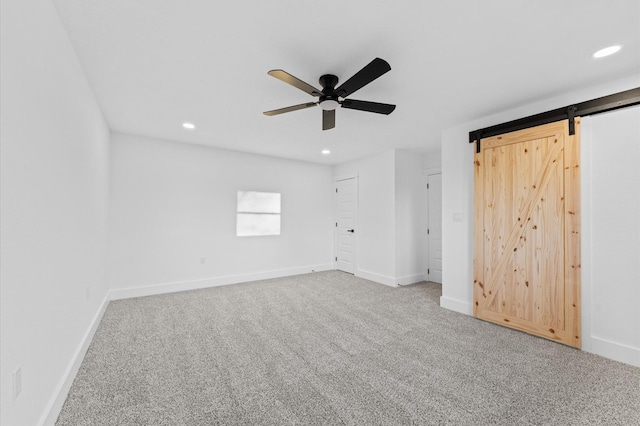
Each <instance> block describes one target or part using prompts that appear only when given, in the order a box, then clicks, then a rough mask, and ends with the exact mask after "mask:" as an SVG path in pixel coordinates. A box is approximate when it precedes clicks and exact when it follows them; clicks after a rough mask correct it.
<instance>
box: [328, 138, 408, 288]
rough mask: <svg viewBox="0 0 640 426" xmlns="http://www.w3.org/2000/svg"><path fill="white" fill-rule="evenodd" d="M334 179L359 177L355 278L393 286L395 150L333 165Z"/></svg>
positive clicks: (394, 270)
mask: <svg viewBox="0 0 640 426" xmlns="http://www.w3.org/2000/svg"><path fill="white" fill-rule="evenodd" d="M333 176H334V178H344V177H351V176H358V218H357V221H356V228H355V230H356V232H355V239H356V271H355V275H356V276H360V277H363V278H367V279H370V280H372V281H376V282H379V283H383V284H387V285H396V281H395V273H396V265H395V253H396V247H395V153H394V151H393V150H389V151H385V152H383V153H381V154H376V155H372V156H369V157H365V158H362V159H360V160H357V161H351V162H348V163H344V164H340V165H337V166H334V168H333Z"/></svg>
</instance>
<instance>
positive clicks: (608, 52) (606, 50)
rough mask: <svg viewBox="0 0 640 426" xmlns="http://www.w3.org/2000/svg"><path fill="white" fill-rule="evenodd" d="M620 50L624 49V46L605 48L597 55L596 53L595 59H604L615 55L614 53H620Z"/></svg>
mask: <svg viewBox="0 0 640 426" xmlns="http://www.w3.org/2000/svg"><path fill="white" fill-rule="evenodd" d="M620 49H622V46H619V45H615V46H609V47H605V48H604V49H600V50H598V51H597V52H596V53H594V54H593V57H594V58H604V57H605V56H609V55H613V54H614V53H616V52H618V51H619V50H620Z"/></svg>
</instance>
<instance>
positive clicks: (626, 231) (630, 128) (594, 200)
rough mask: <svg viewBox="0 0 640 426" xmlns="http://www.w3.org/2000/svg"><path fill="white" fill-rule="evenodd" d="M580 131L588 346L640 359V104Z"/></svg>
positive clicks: (590, 120)
mask: <svg viewBox="0 0 640 426" xmlns="http://www.w3.org/2000/svg"><path fill="white" fill-rule="evenodd" d="M581 130H582V134H581V148H582V149H581V154H582V161H581V163H582V164H583V168H582V173H583V174H582V205H583V208H584V213H583V215H582V218H581V219H582V237H583V239H582V247H583V249H582V301H583V303H582V314H583V320H582V327H583V330H582V331H583V334H584V335H586V336H588V338H587V339H584V344H583V349H585V350H587V351H590V352H595V353H600V354H602V355H604V356H608V357H610V358H614V359H618V360H619V361H623V362H626V363H629V364H633V365H637V366H640V285H638V282H639V281H640V278H639V277H640V167H639V166H640V107H633V108H626V109H622V110H618V111H612V112H608V113H605V114H600V115H594V116H591V117H585V118H584V119H583V120H582V129H581ZM585 165H586V166H587V167H584V166H585Z"/></svg>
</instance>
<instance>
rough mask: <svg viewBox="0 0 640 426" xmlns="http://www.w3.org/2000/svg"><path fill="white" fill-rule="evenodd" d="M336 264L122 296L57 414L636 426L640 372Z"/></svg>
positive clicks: (236, 421)
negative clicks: (167, 291)
mask: <svg viewBox="0 0 640 426" xmlns="http://www.w3.org/2000/svg"><path fill="white" fill-rule="evenodd" d="M439 296H440V286H439V285H437V284H433V283H420V284H415V285H412V286H407V287H401V288H391V287H386V286H383V285H379V284H375V283H372V282H369V281H366V280H363V279H359V278H355V277H353V276H351V275H348V274H344V273H341V272H336V271H330V272H322V273H314V274H308V275H301V276H295V277H289V278H282V279H274V280H266V281H260V282H254V283H247V284H239V285H233V286H226V287H217V288H212V289H206V290H197V291H189V292H183V293H175V294H168V295H161V296H152V297H144V298H138V299H129V300H121V301H115V302H111V303H110V304H109V306H108V308H107V311H106V313H105V315H104V318H103V320H102V322H101V324H100V326H99V328H98V331H97V332H96V335H95V338H94V340H93V342H92V344H91V346H90V348H89V351H88V353H87V355H86V357H85V359H84V362H83V364H82V367H81V368H80V371H79V373H78V375H77V377H76V379H75V382H74V384H73V387H72V389H71V392H70V393H69V396H68V398H67V401H66V402H65V404H64V407H63V409H62V412H61V414H60V417H59V418H58V421H57V425H59V426H63V425H74V426H76V425H214V424H221V425H240V424H242V425H289V424H300V425H302V424H304V425H341V424H348V425H356V424H357V425H409V424H414V425H422V424H425V425H428V424H451V425H588V424H606V425H639V424H640V369H638V368H635V367H631V366H628V365H624V364H620V363H617V362H614V361H610V360H607V359H604V358H601V357H598V356H595V355H590V354H587V353H584V352H580V351H578V350H575V349H572V348H569V347H566V346H563V345H559V344H555V343H552V342H549V341H547V340H543V339H539V338H536V337H533V336H529V335H527V334H524V333H519V332H516V331H512V330H509V329H506V328H503V327H499V326H496V325H493V324H489V323H486V322H483V321H479V320H476V319H474V318H471V317H468V316H465V315H461V314H457V313H455V312H451V311H448V310H445V309H442V308H440V307H439V305H438V299H439Z"/></svg>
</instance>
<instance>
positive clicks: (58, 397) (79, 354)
mask: <svg viewBox="0 0 640 426" xmlns="http://www.w3.org/2000/svg"><path fill="white" fill-rule="evenodd" d="M109 300H110V299H109V294H108V293H107V295H106V296H105V298H104V300H103V301H102V304H101V305H100V308H99V309H98V312H96V314H95V315H94V317H93V320H92V321H91V325H90V326H89V329H88V330H87V332H86V333H85V334H84V336H83V338H82V341H81V342H80V346H78V349H76V351H75V353H74V354H73V357H72V358H71V362H70V363H69V365H68V366H67V369H66V371H65V372H64V375H63V377H62V380H61V381H60V383H58V386H56V390H55V392H54V393H53V396H52V398H51V400H50V401H49V403H48V404H47V407H46V408H45V410H44V414H43V415H42V417H41V418H40V421H39V422H38V424H39V425H41V426H49V425H55V423H56V420H58V416H59V415H60V411H62V406H63V405H64V402H65V401H66V399H67V395H69V390H71V385H73V381H74V380H75V378H76V375H77V374H78V370H80V366H81V365H82V361H83V360H84V356H85V354H86V353H87V350H88V349H89V345H91V341H92V340H93V336H94V335H95V334H96V330H97V329H98V325H100V321H102V317H103V315H104V313H105V311H106V310H107V305H109Z"/></svg>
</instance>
